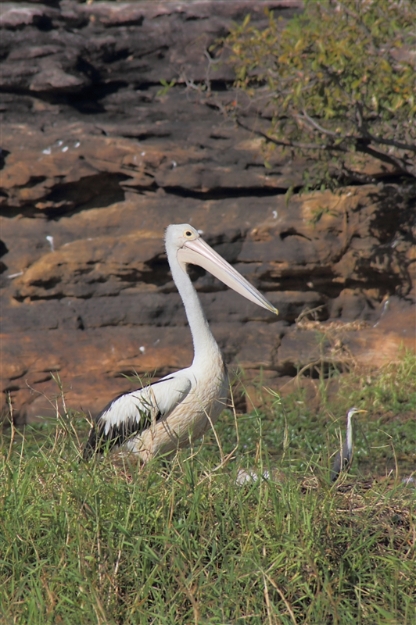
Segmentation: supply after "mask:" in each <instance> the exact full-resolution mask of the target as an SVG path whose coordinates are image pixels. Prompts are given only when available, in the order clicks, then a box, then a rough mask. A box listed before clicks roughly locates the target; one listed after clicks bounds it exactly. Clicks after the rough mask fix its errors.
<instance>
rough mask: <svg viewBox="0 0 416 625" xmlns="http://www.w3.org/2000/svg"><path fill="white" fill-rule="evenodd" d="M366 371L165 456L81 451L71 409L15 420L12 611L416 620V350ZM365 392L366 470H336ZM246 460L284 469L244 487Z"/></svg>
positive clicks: (46, 618) (169, 618) (2, 550)
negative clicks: (336, 473) (143, 461)
mask: <svg viewBox="0 0 416 625" xmlns="http://www.w3.org/2000/svg"><path fill="white" fill-rule="evenodd" d="M369 380H370V378H367V379H366V380H365V379H363V378H362V376H356V377H353V374H351V376H350V377H349V379H348V380H346V382H345V384H344V383H342V384H341V388H340V390H339V393H338V397H337V402H336V405H335V404H332V405H331V404H330V403H328V402H329V400H328V397H327V396H326V394H325V385H324V384H323V385H322V389H321V393H322V409H321V410H320V411H318V414H316V413H315V412H314V413H311V412H310V411H308V407H307V405H306V404H307V402H305V398H304V397H303V395H302V391H299V392H297V393H295V394H292V395H290V396H288V397H287V398H285V399H284V400H282V401H277V400H276V401H274V402H273V401H272V402H271V403H270V406H269V407H268V409H267V410H266V411H265V412H264V413H261V412H259V411H257V412H253V413H252V414H250V415H242V416H241V417H238V418H237V423H236V422H235V417H234V415H233V414H232V413H226V414H224V415H223V417H222V419H221V423H220V424H219V425H218V427H217V434H218V439H219V441H221V446H222V451H220V449H219V447H218V442H217V440H216V438H215V437H214V436H213V435H212V434H211V435H210V436H209V437H207V440H205V442H204V443H203V444H202V445H201V446H198V447H197V448H195V449H194V450H192V452H190V451H189V450H187V451H183V452H181V453H180V454H179V455H178V456H177V457H176V458H175V460H174V461H173V462H172V463H171V464H170V465H169V466H168V467H167V468H166V467H165V466H164V465H163V464H162V462H160V461H155V462H153V463H151V464H150V465H148V466H147V467H145V468H144V469H142V470H141V471H138V470H137V468H136V467H134V466H127V465H123V462H122V460H120V459H118V460H117V461H114V459H111V458H105V459H104V460H102V461H100V462H91V463H87V464H86V463H83V462H80V461H79V439H81V440H83V439H84V438H85V435H86V424H85V422H83V421H82V420H79V419H78V418H76V417H68V418H66V417H65V418H63V419H60V420H59V422H57V423H54V424H48V425H44V426H42V427H37V428H32V429H29V428H27V429H26V430H25V431H24V432H15V433H14V439H13V440H12V438H11V432H10V430H7V431H5V432H4V433H3V439H2V452H3V458H2V476H3V479H2V486H1V500H0V511H1V527H0V559H1V564H0V584H1V585H0V615H1V616H0V623H5V624H6V623H7V624H9V623H24V624H30V625H31V624H38V623H39V625H41V624H42V625H44V624H48V623H51V624H54V625H55V624H58V623H65V624H68V625H73V624H74V623H82V624H83V625H86V624H89V623H94V624H95V623H100V624H104V623H106V624H107V623H108V624H113V623H114V624H123V625H128V624H133V623H134V624H139V623H140V624H141V623H146V624H148V623H155V624H159V623H160V624H163V623H166V624H169V625H170V624H173V623H198V624H203V623H210V624H216V623H217V624H225V623H233V624H240V623H250V624H253V625H256V624H257V623H258V624H278V623H284V624H286V623H288V624H290V623H291V624H293V623H302V624H303V623H310V624H311V625H314V624H335V623H339V624H351V625H356V624H358V623H363V624H364V623H368V624H371V625H374V624H386V625H387V624H388V625H390V624H396V623H397V625H406V624H409V625H411V624H413V623H414V622H415V620H416V608H415V606H416V594H415V593H416V590H415V589H416V552H415V536H416V510H415V508H416V506H415V504H416V490H415V488H414V487H413V486H412V485H406V484H404V483H403V482H402V477H405V476H407V475H409V470H410V469H411V467H412V466H413V467H414V466H415V464H416V431H415V430H416V427H415V423H414V414H415V408H416V359H415V358H414V357H411V356H406V357H404V359H403V361H402V362H401V363H400V365H398V366H394V367H390V368H387V369H385V370H384V371H382V372H379V373H378V374H374V376H373V377H372V379H371V383H370V381H369ZM357 403H358V404H360V406H361V407H363V408H366V409H368V410H369V415H368V418H366V420H365V421H364V422H360V423H359V424H358V425H359V427H358V428H357V431H356V457H355V462H354V465H353V469H352V471H351V474H350V475H349V476H346V477H345V478H344V479H341V480H340V481H339V482H338V483H337V484H336V485H332V484H330V482H329V479H328V466H329V464H330V458H329V456H330V454H331V453H332V452H333V451H336V449H337V445H338V444H339V443H337V440H338V432H339V429H340V427H341V429H342V428H343V415H344V410H345V409H346V408H348V407H350V406H351V405H353V404H357ZM338 417H340V418H341V417H342V419H341V420H338ZM236 430H238V436H237V433H236ZM237 443H238V448H237V449H236V450H234V453H233V458H232V459H230V458H227V454H228V453H230V452H232V451H233V449H234V448H235V446H236V444H237ZM242 468H244V469H247V468H249V469H251V470H255V471H256V472H257V474H259V475H260V474H261V473H263V472H264V471H265V470H268V471H269V472H270V475H271V477H270V478H269V479H258V480H257V481H252V480H251V481H250V480H249V481H248V482H247V483H245V484H244V485H243V486H237V485H236V478H237V475H238V471H239V470H240V469H242ZM390 468H391V469H392V472H391V473H389V471H390ZM370 474H371V475H372V476H374V475H376V476H377V480H369V476H370Z"/></svg>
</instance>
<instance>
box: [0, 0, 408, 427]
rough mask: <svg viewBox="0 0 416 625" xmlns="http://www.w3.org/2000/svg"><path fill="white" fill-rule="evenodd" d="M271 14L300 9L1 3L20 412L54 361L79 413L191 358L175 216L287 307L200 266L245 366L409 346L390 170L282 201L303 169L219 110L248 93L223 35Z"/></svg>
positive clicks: (15, 384) (230, 347)
mask: <svg viewBox="0 0 416 625" xmlns="http://www.w3.org/2000/svg"><path fill="white" fill-rule="evenodd" d="M265 6H267V7H271V8H274V9H275V10H276V11H278V12H280V14H281V15H282V16H283V17H289V16H290V15H292V14H293V12H295V11H296V10H299V7H300V3H299V2H296V1H294V0H293V1H290V0H287V1H284V2H256V3H252V2H248V1H246V0H244V1H243V0H241V1H237V0H228V1H224V2H216V3H212V2H202V1H201V2H199V1H196V2H191V3H189V2H188V3H185V2H149V3H148V2H132V3H123V4H122V3H120V4H119V3H110V2H96V3H92V4H88V5H87V4H78V3H76V2H70V1H68V2H65V1H63V2H58V0H57V1H56V2H50V3H48V4H47V5H43V4H40V3H15V4H2V5H1V9H0V11H1V15H0V29H1V34H0V50H1V55H2V71H1V72H0V89H1V92H2V93H1V104H0V118H1V125H2V146H1V147H2V150H3V151H2V161H1V166H2V169H1V171H0V176H1V179H0V182H1V190H0V214H1V217H0V219H1V221H0V224H1V243H0V255H1V260H0V271H1V275H0V285H1V287H2V293H1V298H2V299H1V312H2V330H1V332H2V335H1V383H2V391H3V402H4V405H3V410H6V407H5V406H6V394H7V393H10V395H11V397H12V400H13V405H14V414H15V417H16V419H17V420H20V421H23V420H25V419H34V418H37V417H39V416H43V415H46V414H53V413H54V410H55V408H54V402H55V400H54V398H55V397H56V396H58V395H59V389H58V388H57V385H56V382H55V381H54V380H53V379H52V374H54V375H55V373H58V374H59V376H60V378H61V380H62V383H63V386H64V389H65V391H66V401H67V405H69V406H71V407H72V408H74V409H80V408H81V409H83V410H86V411H90V412H92V413H95V412H97V411H98V410H99V409H100V408H102V406H103V405H104V404H105V403H106V402H107V401H108V400H109V399H110V398H111V397H112V396H113V395H115V394H117V393H119V392H121V391H123V390H127V389H128V388H131V387H132V384H133V383H132V382H131V381H129V380H128V379H127V378H126V377H125V376H126V375H132V374H133V373H134V372H137V373H138V374H139V375H140V376H144V375H145V374H147V375H150V376H153V375H160V374H164V373H167V372H169V371H171V370H174V369H177V368H181V367H183V366H186V365H187V364H189V362H190V360H191V358H192V342H191V337H190V335H189V330H188V328H187V327H186V319H185V315H184V311H183V307H182V304H181V301H180V298H179V296H178V294H177V293H176V290H175V287H174V284H173V282H172V280H171V277H170V275H169V271H168V265H167V262H166V257H165V254H164V247H163V231H164V229H165V227H166V226H167V225H168V224H169V223H174V222H177V223H181V222H189V223H192V224H193V225H195V226H196V227H197V228H199V229H201V230H203V231H204V237H205V239H206V240H207V241H208V242H209V243H210V244H211V245H212V246H213V247H214V248H215V249H216V250H217V251H218V252H219V253H220V254H221V255H223V256H224V257H225V258H226V259H227V260H228V261H229V262H231V263H233V264H234V265H235V266H236V268H237V269H238V270H239V271H240V272H241V273H242V274H243V275H245V276H246V277H247V278H248V279H249V280H250V281H251V282H252V283H253V284H254V285H255V286H256V287H257V288H259V289H260V290H261V291H262V292H264V293H265V294H266V296H267V297H268V298H269V299H270V301H272V302H273V303H274V304H275V305H276V306H277V307H278V308H279V310H280V316H279V317H278V318H276V319H275V318H271V316H270V314H268V313H267V312H266V311H263V310H261V309H259V308H257V307H255V306H254V305H252V304H250V303H249V302H247V301H245V300H243V299H242V298H241V297H239V296H238V295H236V294H235V293H233V292H231V291H229V290H227V289H226V288H225V287H223V286H222V285H221V284H220V283H218V282H217V281H216V280H215V279H214V278H212V277H211V276H210V275H205V274H204V275H203V272H202V271H199V270H197V269H195V270H192V275H193V277H194V280H195V284H196V287H197V289H198V291H199V293H200V297H201V300H202V303H203V306H204V309H205V311H206V313H207V316H208V319H209V321H210V324H211V326H212V329H213V331H214V334H215V336H216V338H217V339H218V341H219V344H220V345H221V347H222V349H223V351H224V354H225V358H226V360H227V362H229V363H230V364H232V365H233V366H237V365H239V366H241V367H243V368H244V369H245V370H246V371H247V372H248V374H249V376H251V377H255V376H259V375H260V372H262V373H261V375H262V376H263V379H264V380H267V381H268V382H269V383H270V384H273V385H274V386H275V387H278V386H279V380H283V381H286V380H287V379H288V377H293V376H295V375H296V373H297V371H299V370H301V371H304V372H305V374H306V373H307V374H308V375H313V369H314V367H315V368H319V367H324V368H327V370H330V369H331V368H337V369H341V370H342V368H343V367H344V366H351V364H352V363H359V364H363V365H376V366H377V365H379V364H381V363H383V362H385V361H389V360H392V359H395V358H397V356H398V353H399V350H400V348H401V347H402V346H404V347H408V348H411V349H416V345H415V325H416V312H415V307H414V300H415V286H414V284H415V274H416V251H415V250H416V247H415V238H416V221H415V206H414V200H413V203H412V200H409V199H405V198H404V197H402V193H401V187H400V180H399V179H398V180H397V181H395V180H394V172H391V171H390V172H386V171H385V170H383V168H382V166H379V165H378V164H376V163H367V164H366V167H367V168H369V169H371V171H372V172H373V175H374V184H369V185H363V186H357V187H349V188H345V189H343V190H341V192H340V193H339V194H332V193H330V192H329V191H326V192H323V193H318V192H316V193H310V194H302V195H299V194H297V193H294V194H293V195H291V197H290V199H289V200H288V198H287V197H286V196H285V193H286V191H287V190H288V189H289V188H293V187H294V188H296V187H299V185H300V184H301V182H302V173H303V171H304V168H305V167H307V166H310V165H311V164H310V163H306V162H304V161H302V160H300V159H299V160H291V159H290V158H289V157H288V156H287V155H283V154H282V153H280V152H279V151H276V153H275V155H274V160H273V161H272V163H271V167H268V168H267V169H266V168H265V167H264V164H263V156H262V152H261V143H260V140H259V139H258V138H257V137H256V136H255V135H254V134H253V133H250V132H249V131H247V130H244V129H243V128H241V127H237V126H236V125H235V124H234V123H233V122H232V120H231V119H230V117H228V116H227V115H225V114H224V111H225V110H226V109H229V108H230V107H232V102H233V99H234V98H235V97H236V96H235V94H234V93H233V91H232V88H231V83H232V74H231V72H230V69H229V68H228V67H227V65H226V63H225V62H221V63H220V62H217V61H218V59H217V56H216V55H217V51H219V50H220V46H219V45H218V44H217V45H216V47H215V45H214V44H215V42H216V40H217V39H218V38H219V37H221V36H224V35H225V34H226V33H227V30H228V29H229V27H230V24H231V23H232V21H237V20H239V19H242V18H243V17H244V15H245V14H246V13H247V12H250V13H251V14H252V20H253V21H254V22H256V23H257V25H258V26H259V27H261V25H262V23H265V19H266V18H265V15H264V8H265ZM213 45H214V48H212V47H211V46H213ZM161 81H166V82H164V83H163V84H164V85H166V84H168V83H169V84H171V87H170V88H168V87H166V88H165V87H164V86H163V85H162V83H161ZM171 81H172V82H171ZM250 114H251V113H250V111H248V112H247V116H248V119H249V121H250ZM251 121H252V122H253V124H252V125H253V126H254V123H255V120H254V117H253V119H252V120H251ZM387 173H388V178H386V174H387ZM300 318H301V321H298V322H296V320H299V319H300ZM307 320H309V321H308V323H306V321H307ZM335 322H336V328H335V330H334V323H335ZM331 324H332V325H331ZM311 372H312V373H311ZM55 377H56V376H55Z"/></svg>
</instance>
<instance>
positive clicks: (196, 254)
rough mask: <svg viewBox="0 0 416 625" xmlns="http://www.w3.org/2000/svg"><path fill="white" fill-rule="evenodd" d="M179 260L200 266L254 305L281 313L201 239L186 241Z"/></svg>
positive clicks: (179, 254)
mask: <svg viewBox="0 0 416 625" xmlns="http://www.w3.org/2000/svg"><path fill="white" fill-rule="evenodd" d="M178 260H179V261H180V262H181V263H190V264H191V265H198V266H199V267H202V268H203V269H205V270H206V271H209V272H210V273H212V275H213V276H215V277H216V278H218V280H221V282H224V284H226V285H227V286H229V287H230V288H231V289H233V290H234V291H236V292H237V293H239V294H240V295H242V296H243V297H245V298H247V299H248V300H250V301H251V302H254V304H257V305H258V306H262V307H263V308H266V309H267V310H270V311H271V312H273V313H275V314H276V315H277V314H279V311H278V310H277V308H276V307H275V306H273V304H271V303H270V302H269V301H268V300H267V299H266V298H265V297H264V295H262V294H261V293H260V291H258V290H257V289H256V288H255V287H254V286H253V285H252V284H250V282H248V280H246V279H245V278H243V276H242V275H241V274H240V273H238V271H236V270H235V269H234V267H232V266H231V265H230V264H229V263H227V261H226V260H224V259H223V258H222V257H221V256H220V255H219V254H217V252H215V251H214V250H213V249H212V247H210V246H209V245H208V243H205V241H204V240H203V239H201V238H198V239H195V240H193V241H186V242H185V244H184V245H183V247H182V248H180V249H179V250H178Z"/></svg>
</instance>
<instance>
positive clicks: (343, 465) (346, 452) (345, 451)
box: [331, 407, 367, 482]
mask: <svg viewBox="0 0 416 625" xmlns="http://www.w3.org/2000/svg"><path fill="white" fill-rule="evenodd" d="M359 412H367V410H360V409H359V408H355V407H354V408H350V410H348V414H347V431H346V435H347V436H346V438H345V441H344V444H343V445H342V449H340V450H339V451H337V453H336V456H335V459H334V462H333V463H332V468H331V482H335V481H336V480H337V479H338V476H339V474H340V473H341V471H347V470H348V469H349V468H350V466H351V463H352V452H353V446H352V417H353V416H354V415H355V414H358V413H359Z"/></svg>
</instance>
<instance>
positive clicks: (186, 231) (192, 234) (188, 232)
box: [184, 230, 194, 239]
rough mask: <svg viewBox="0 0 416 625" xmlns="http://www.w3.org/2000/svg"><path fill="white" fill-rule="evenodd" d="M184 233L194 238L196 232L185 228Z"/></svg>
mask: <svg viewBox="0 0 416 625" xmlns="http://www.w3.org/2000/svg"><path fill="white" fill-rule="evenodd" d="M184 235H185V237H186V238H187V239H192V237H193V236H194V233H193V232H192V230H185V232H184Z"/></svg>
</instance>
